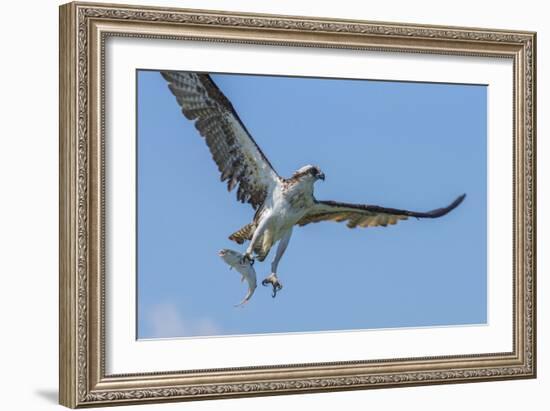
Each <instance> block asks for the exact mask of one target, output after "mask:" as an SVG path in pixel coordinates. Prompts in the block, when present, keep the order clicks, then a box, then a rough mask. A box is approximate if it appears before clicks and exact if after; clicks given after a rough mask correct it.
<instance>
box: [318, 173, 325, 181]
mask: <svg viewBox="0 0 550 411" xmlns="http://www.w3.org/2000/svg"><path fill="white" fill-rule="evenodd" d="M317 178H318V179H319V180H323V181H325V173H319V174H318V175H317Z"/></svg>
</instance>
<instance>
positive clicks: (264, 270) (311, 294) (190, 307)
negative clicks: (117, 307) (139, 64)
mask: <svg viewBox="0 0 550 411" xmlns="http://www.w3.org/2000/svg"><path fill="white" fill-rule="evenodd" d="M212 77H213V79H214V81H215V82H216V83H217V84H218V86H219V87H220V88H221V90H222V91H223V92H224V93H225V94H226V96H227V97H228V98H229V99H230V100H231V101H232V103H233V105H234V106H235V109H236V110H237V112H238V113H239V116H240V117H241V119H242V121H243V122H244V123H245V124H246V126H247V128H248V130H249V131H250V132H251V133H252V135H253V136H254V138H255V140H256V142H257V143H258V144H259V146H260V147H261V148H262V150H263V151H264V153H265V154H266V155H267V157H268V158H269V159H270V161H271V163H272V164H273V166H274V167H275V169H276V170H277V172H278V173H279V174H280V175H282V176H289V175H291V174H292V172H293V171H295V170H296V169H298V168H300V167H301V166H303V165H305V164H309V163H311V164H316V165H318V166H320V168H321V169H322V170H323V171H324V173H325V175H326V181H325V182H322V181H320V182H318V183H317V184H316V187H315V195H316V197H317V198H318V199H324V200H338V201H346V202H357V203H369V204H376V205H382V206H387V207H395V208H407V209H410V210H418V211H426V210H430V209H433V208H438V207H441V206H444V205H447V204H448V203H450V202H451V201H452V200H453V199H454V198H455V197H456V196H457V195H459V194H461V193H464V192H465V193H467V198H466V200H465V201H464V203H463V204H462V205H461V206H460V207H458V208H457V209H456V210H454V211H453V212H452V213H450V214H448V215H447V216H445V217H443V218H440V219H434V220H415V219H412V220H408V221H404V222H401V223H399V224H398V225H396V226H391V227H387V228H382V227H381V228H368V229H354V230H350V229H348V228H347V227H346V226H345V224H337V223H332V222H325V223H319V224H312V225H309V226H306V227H303V228H297V229H295V230H294V233H293V236H292V239H291V241H290V244H289V247H288V249H287V251H286V254H285V255H284V257H283V259H282V260H281V263H280V265H279V270H278V271H279V273H278V274H279V278H280V280H281V282H282V283H283V285H284V288H283V290H282V291H281V292H280V293H279V294H278V295H277V297H276V298H275V299H273V298H271V294H270V288H267V287H265V288H264V287H262V286H261V285H260V286H259V287H258V289H257V290H256V293H255V295H254V296H253V298H252V299H251V301H250V302H249V303H248V304H247V305H246V306H244V307H243V308H235V307H234V306H233V305H234V304H236V303H238V302H239V301H240V300H241V299H242V297H243V296H244V294H245V293H246V285H245V284H244V283H241V282H240V281H239V280H240V279H239V275H238V274H237V273H236V272H235V271H229V269H228V266H227V265H225V264H224V263H223V262H222V260H221V259H220V258H219V257H218V256H217V252H218V250H219V249H221V248H231V249H234V250H237V251H241V252H242V251H243V250H244V246H239V245H238V244H236V243H232V242H231V241H229V240H228V239H227V237H228V235H229V234H231V233H232V232H234V231H235V230H237V229H238V228H240V227H241V226H243V225H245V224H247V223H248V222H250V221H251V220H252V217H253V210H252V208H251V207H250V206H249V205H248V204H241V203H239V202H237V201H236V200H235V196H236V194H235V192H232V193H228V192H227V190H226V187H225V184H222V183H220V181H219V173H218V171H217V168H216V166H215V164H214V162H213V161H212V159H211V156H210V153H209V151H208V148H207V146H206V144H205V142H204V140H203V139H202V138H200V137H199V135H198V133H197V132H196V130H195V128H194V126H193V125H192V123H191V122H190V121H188V120H187V119H185V117H184V116H183V115H182V114H181V112H180V109H179V107H178V105H177V103H176V101H175V98H174V97H173V96H172V94H171V93H170V91H169V90H168V88H167V86H166V82H165V81H164V79H163V78H162V77H161V76H160V74H159V73H158V72H155V71H138V73H137V78H138V82H137V84H138V103H137V110H138V135H137V139H138V176H137V178H138V196H137V202H138V246H137V251H138V258H137V261H138V296H137V297H138V324H137V329H138V337H139V338H157V337H165V338H166V337H188V336H199V335H234V334H249V333H253V334H258V333H280V332H310V331H327V330H348V329H373V328H388V327H418V326H434V325H456V324H480V323H485V322H486V319H487V311H486V304H487V273H486V266H487V260H486V258H487V251H486V249H487V248H486V245H487V231H486V226H487V219H486V215H487V201H486V192H487V162H486V157H487V140H486V132H487V119H486V109H487V94H486V92H487V90H486V87H485V86H482V85H449V84H426V83H406V82H382V81H367V80H336V79H310V78H289V77H270V76H246V75H219V74H216V75H212ZM274 251H275V249H273V250H272V254H273V253H274ZM272 254H271V255H270V256H269V257H268V258H267V259H266V261H265V262H264V263H257V264H256V265H255V268H256V272H257V275H258V282H261V280H262V279H263V278H264V277H265V276H267V275H268V274H269V272H270V261H271V258H272V257H273V255H272Z"/></svg>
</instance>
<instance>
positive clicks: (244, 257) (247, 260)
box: [240, 254, 254, 266]
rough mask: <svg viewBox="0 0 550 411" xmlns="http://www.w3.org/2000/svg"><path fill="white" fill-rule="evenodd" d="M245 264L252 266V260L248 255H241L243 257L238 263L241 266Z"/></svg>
mask: <svg viewBox="0 0 550 411" xmlns="http://www.w3.org/2000/svg"><path fill="white" fill-rule="evenodd" d="M246 262H248V264H250V266H253V265H254V259H253V258H252V257H250V256H249V255H248V254H245V255H243V257H242V258H241V261H240V263H241V264H245V263H246Z"/></svg>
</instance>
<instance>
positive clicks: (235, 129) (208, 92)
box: [161, 71, 466, 302]
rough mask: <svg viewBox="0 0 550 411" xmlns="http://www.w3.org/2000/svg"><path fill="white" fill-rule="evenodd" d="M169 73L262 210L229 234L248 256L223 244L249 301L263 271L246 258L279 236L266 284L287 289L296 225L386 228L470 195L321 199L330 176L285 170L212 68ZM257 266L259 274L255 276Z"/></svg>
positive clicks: (220, 162) (187, 109)
mask: <svg viewBox="0 0 550 411" xmlns="http://www.w3.org/2000/svg"><path fill="white" fill-rule="evenodd" d="M161 74H162V76H163V77H164V79H165V80H166V81H167V82H168V87H169V89H170V91H171V92H172V94H173V95H174V96H175V97H176V100H177V102H178V104H179V106H180V107H181V111H182V113H183V115H184V116H185V117H186V118H187V119H189V120H191V121H193V122H194V124H195V127H196V129H197V130H198V132H199V134H200V135H201V136H202V137H203V138H204V139H205V140H206V144H207V145H208V147H209V149H210V152H211V154H212V158H213V159H214V161H215V163H216V165H217V166H218V170H219V172H220V178H221V180H222V181H227V188H228V190H229V191H232V190H233V189H235V188H236V189H237V199H238V200H239V201H241V202H247V203H249V204H251V205H252V207H253V208H254V210H256V212H255V214H254V218H253V220H252V222H250V223H249V224H247V225H246V226H244V227H242V228H241V229H240V230H238V231H236V232H235V233H233V234H231V235H230V236H229V239H231V240H233V241H235V242H237V243H239V244H243V243H244V242H245V241H249V244H248V247H247V249H246V252H245V254H244V255H243V256H242V257H241V259H240V261H238V263H237V262H236V263H235V264H234V265H233V264H232V263H230V262H228V259H227V255H228V254H227V253H228V250H222V253H223V255H225V256H226V257H225V258H224V261H226V262H228V264H231V265H233V266H234V267H237V266H238V269H239V272H241V273H242V272H244V271H243V270H245V271H246V273H247V275H246V277H245V278H247V281H248V283H249V294H248V295H247V298H245V300H243V302H246V301H248V299H249V298H250V296H251V295H252V292H253V289H254V288H255V284H256V278H255V271H254V270H246V267H245V266H246V264H248V265H250V266H252V265H253V263H254V259H257V260H259V261H263V260H264V259H265V258H266V256H267V255H268V254H269V252H270V250H271V247H272V246H273V245H274V244H275V243H276V242H279V245H278V247H277V251H276V254H275V258H274V259H273V262H272V263H271V274H270V275H269V276H268V277H266V278H265V279H264V280H263V281H262V284H263V285H268V284H271V286H272V287H273V297H275V295H276V294H277V292H278V291H279V290H280V289H281V288H282V284H281V282H280V281H279V278H278V277H277V267H278V265H279V261H280V260H281V257H282V256H283V254H284V252H285V250H286V247H287V245H288V242H289V240H290V237H291V235H292V229H293V227H294V226H295V225H298V226H304V225H307V224H310V223H317V222H321V221H335V222H346V223H347V226H348V227H349V228H355V227H376V226H384V227H385V226H387V225H392V224H396V223H397V222H398V221H401V220H406V219H407V218H409V217H416V218H438V217H442V216H444V215H445V214H447V213H449V212H450V211H451V210H453V209H454V208H456V207H457V206H458V205H459V204H460V203H461V202H462V201H463V200H464V197H465V196H466V195H465V194H462V195H460V196H458V197H457V198H456V199H455V200H454V201H453V202H452V203H451V204H449V205H448V206H447V207H443V208H438V209H435V210H432V211H427V212H417V211H409V210H402V209H395V208H386V207H380V206H375V205H369V204H349V203H343V202H337V201H320V200H317V199H316V198H315V196H314V194H313V191H314V183H315V182H316V181H318V180H324V179H325V175H324V174H323V172H322V171H321V170H320V169H319V167H317V166H312V165H306V166H304V167H302V168H300V169H298V170H297V171H296V172H295V173H294V174H293V175H292V176H291V177H289V178H283V177H280V176H279V175H278V174H277V172H276V171H275V169H274V168H273V166H272V165H271V163H270V162H269V160H268V159H267V157H266V156H265V154H264V153H263V152H262V150H261V149H260V147H259V146H258V144H256V142H255V141H254V139H253V138H252V136H251V135H250V133H249V132H248V130H247V129H246V127H245V125H244V124H243V122H242V121H241V120H240V118H239V116H238V115H237V112H236V111H235V109H234V108H233V105H232V104H231V102H230V101H229V100H228V99H227V97H226V96H225V95H224V94H223V93H222V92H221V90H220V89H219V88H218V87H217V86H216V84H215V83H214V81H213V80H212V78H211V77H210V76H209V75H208V74H205V73H195V72H183V71H162V72H161ZM220 255H221V256H222V258H223V255H222V254H220ZM251 273H254V275H253V277H254V278H252V274H251ZM243 276H244V275H243ZM252 286H253V287H252ZM251 290H252V291H251Z"/></svg>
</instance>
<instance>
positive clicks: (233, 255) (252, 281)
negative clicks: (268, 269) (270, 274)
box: [218, 248, 256, 307]
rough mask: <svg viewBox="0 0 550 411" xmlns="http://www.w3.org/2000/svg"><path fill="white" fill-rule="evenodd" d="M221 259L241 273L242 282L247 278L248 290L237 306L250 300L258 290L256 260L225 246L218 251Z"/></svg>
mask: <svg viewBox="0 0 550 411" xmlns="http://www.w3.org/2000/svg"><path fill="white" fill-rule="evenodd" d="M218 255H219V256H220V257H221V259H222V260H223V261H224V262H225V263H226V264H228V265H229V266H230V267H231V268H234V269H235V270H237V271H238V272H239V273H240V274H241V282H242V281H244V280H246V282H247V284H248V292H247V293H246V296H245V297H244V299H243V300H242V301H241V302H240V303H239V304H237V305H235V307H239V306H242V305H244V304H246V303H247V302H248V300H250V298H251V297H252V295H253V294H254V290H256V270H254V267H253V264H254V261H253V260H252V261H251V260H249V259H244V258H243V254H241V253H239V252H237V251H233V250H229V249H227V248H224V249H223V250H220V251H219V252H218Z"/></svg>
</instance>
